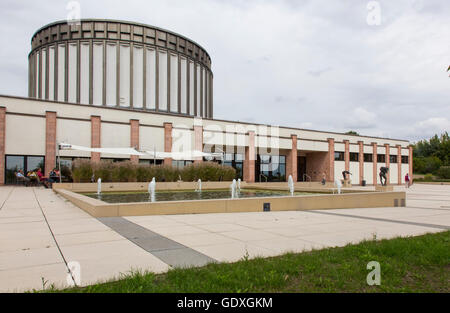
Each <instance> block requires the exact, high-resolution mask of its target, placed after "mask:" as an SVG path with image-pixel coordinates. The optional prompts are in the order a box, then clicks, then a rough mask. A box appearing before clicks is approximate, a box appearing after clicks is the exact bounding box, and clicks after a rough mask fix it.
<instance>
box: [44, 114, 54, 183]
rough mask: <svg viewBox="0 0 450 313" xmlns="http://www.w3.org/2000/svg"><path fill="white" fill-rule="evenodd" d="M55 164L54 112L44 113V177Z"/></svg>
mask: <svg viewBox="0 0 450 313" xmlns="http://www.w3.org/2000/svg"><path fill="white" fill-rule="evenodd" d="M55 164H56V112H50V111H47V112H45V176H48V175H49V174H50V172H51V171H52V170H53V169H54V168H55Z"/></svg>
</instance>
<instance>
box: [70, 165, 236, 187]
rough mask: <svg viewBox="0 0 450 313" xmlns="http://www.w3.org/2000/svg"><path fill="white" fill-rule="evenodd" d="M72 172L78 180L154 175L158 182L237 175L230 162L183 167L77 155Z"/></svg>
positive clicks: (130, 179)
mask: <svg viewBox="0 0 450 313" xmlns="http://www.w3.org/2000/svg"><path fill="white" fill-rule="evenodd" d="M72 167H73V169H72V176H73V181H74V182H75V183H80V182H81V183H86V182H91V180H92V179H93V181H97V179H98V178H101V179H102V182H149V181H151V180H152V178H153V177H155V179H156V181H159V182H175V181H178V180H179V179H180V178H181V180H183V181H196V180H198V179H201V180H203V181H230V180H233V179H234V178H235V176H236V170H235V169H234V168H232V167H231V166H222V165H219V164H217V163H214V162H201V163H195V164H191V165H187V166H185V167H184V168H182V169H178V168H177V167H173V166H171V165H148V164H135V163H132V162H131V161H124V162H115V163H114V162H112V161H109V160H102V161H100V162H91V161H90V160H81V159H77V160H75V161H74V163H73V166H72Z"/></svg>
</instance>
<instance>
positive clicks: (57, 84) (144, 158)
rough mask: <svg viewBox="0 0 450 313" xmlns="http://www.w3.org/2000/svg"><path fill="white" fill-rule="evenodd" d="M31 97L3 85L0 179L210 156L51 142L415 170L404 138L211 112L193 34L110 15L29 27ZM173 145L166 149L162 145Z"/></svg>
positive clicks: (253, 171)
mask: <svg viewBox="0 0 450 313" xmlns="http://www.w3.org/2000/svg"><path fill="white" fill-rule="evenodd" d="M31 48H32V49H31V52H30V54H29V77H28V81H29V86H28V90H29V94H28V98H24V97H15V96H5V95H0V162H1V163H2V164H0V184H5V183H6V184H8V183H13V181H14V171H15V170H17V169H23V170H24V171H29V170H32V169H35V168H36V167H38V166H39V167H43V168H44V169H45V172H46V173H47V174H48V173H49V171H50V170H51V169H52V168H54V167H55V165H56V164H57V161H58V160H57V158H58V155H59V157H60V158H61V162H62V163H64V164H70V163H71V161H73V160H74V159H76V158H91V159H93V160H100V159H113V160H115V161H120V160H127V159H131V160H132V161H133V162H140V163H150V164H151V163H157V164H161V163H164V164H173V165H174V166H179V167H182V166H184V165H186V164H187V163H190V162H202V161H204V160H206V159H207V158H203V157H195V158H177V157H167V154H166V157H164V158H155V155H153V156H151V155H146V154H144V155H140V156H137V155H131V156H130V155H124V154H117V155H115V154H111V153H99V152H89V151H77V150H60V151H58V150H59V149H58V145H59V144H60V143H68V144H72V145H78V146H83V147H89V148H104V147H107V148H130V147H132V148H135V149H136V150H138V151H155V152H156V151H161V152H166V153H170V152H172V153H173V152H183V151H196V150H198V151H203V152H216V153H217V152H220V153H222V158H221V159H220V160H214V161H216V162H224V163H225V164H228V165H231V166H233V167H235V168H236V169H237V172H238V175H239V177H241V178H242V179H243V180H245V181H248V182H255V181H285V180H287V177H288V176H289V175H292V176H293V178H294V181H305V180H308V181H309V180H312V181H320V180H321V179H322V176H323V175H324V173H325V175H326V179H327V180H328V181H334V179H335V177H339V178H340V177H342V174H341V173H342V171H344V170H348V171H350V172H351V173H352V176H351V179H352V183H353V184H362V183H363V181H365V182H367V184H374V185H376V184H379V183H380V179H379V177H378V176H379V175H378V173H379V169H380V167H382V166H386V167H389V169H390V171H389V176H388V183H390V184H400V183H402V182H403V177H404V176H405V175H406V173H409V174H410V175H411V174H412V148H411V146H410V145H409V142H408V141H406V140H396V139H388V138H378V137H368V136H355V135H346V134H342V133H333V132H326V131H315V130H306V129H298V128H289V127H278V126H277V127H274V126H270V125H259V124H250V123H244V122H233V121H224V120H218V119H214V106H213V72H212V69H211V58H210V56H209V55H208V52H207V51H206V50H205V49H204V48H202V47H201V46H200V45H198V44H197V43H196V42H194V41H192V40H190V39H188V38H186V37H183V36H181V35H178V34H176V33H173V32H170V31H167V30H164V29H160V28H157V27H153V26H149V25H143V24H138V23H132V22H123V21H114V20H91V19H89V20H81V23H80V25H69V24H67V22H66V21H61V22H55V23H52V24H49V25H47V26H44V27H42V28H41V29H39V30H38V31H37V32H36V33H35V34H34V35H33V37H32V40H31ZM169 155H170V154H169Z"/></svg>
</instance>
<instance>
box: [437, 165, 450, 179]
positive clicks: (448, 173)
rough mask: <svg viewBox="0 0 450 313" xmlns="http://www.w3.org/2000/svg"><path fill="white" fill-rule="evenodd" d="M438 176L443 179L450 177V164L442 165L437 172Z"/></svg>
mask: <svg viewBox="0 0 450 313" xmlns="http://www.w3.org/2000/svg"><path fill="white" fill-rule="evenodd" d="M437 176H439V177H440V178H443V179H450V166H441V168H440V169H439V170H438V172H437Z"/></svg>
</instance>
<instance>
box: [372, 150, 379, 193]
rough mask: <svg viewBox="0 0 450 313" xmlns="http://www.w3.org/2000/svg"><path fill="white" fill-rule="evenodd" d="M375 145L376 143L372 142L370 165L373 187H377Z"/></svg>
mask: <svg viewBox="0 0 450 313" xmlns="http://www.w3.org/2000/svg"><path fill="white" fill-rule="evenodd" d="M377 149H378V146H377V143H376V142H372V158H373V160H372V164H373V185H374V186H376V185H377V177H378V173H377V167H378V161H377V155H378V154H377V152H378V151H377Z"/></svg>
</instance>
